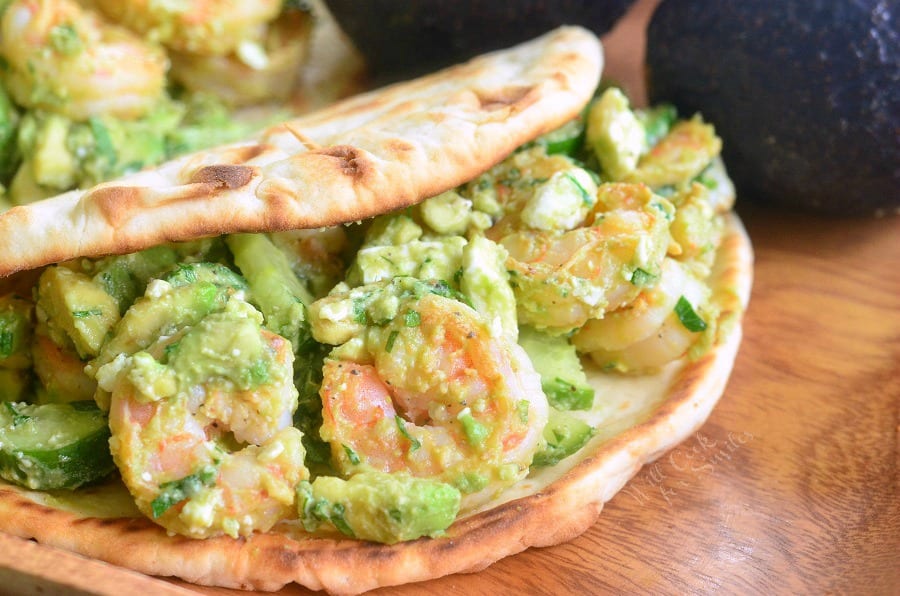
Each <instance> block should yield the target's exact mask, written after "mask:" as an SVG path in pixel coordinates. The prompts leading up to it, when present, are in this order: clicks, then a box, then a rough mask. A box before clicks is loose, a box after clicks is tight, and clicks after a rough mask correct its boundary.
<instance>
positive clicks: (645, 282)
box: [631, 267, 657, 288]
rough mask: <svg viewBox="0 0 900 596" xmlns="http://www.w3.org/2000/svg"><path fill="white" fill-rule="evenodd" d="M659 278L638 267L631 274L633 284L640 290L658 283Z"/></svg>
mask: <svg viewBox="0 0 900 596" xmlns="http://www.w3.org/2000/svg"><path fill="white" fill-rule="evenodd" d="M656 280H657V276H656V275H653V274H652V273H650V272H649V271H645V270H644V269H641V268H640V267H638V268H637V269H635V270H634V272H632V274H631V284H632V285H635V286H637V287H639V288H643V287H645V286H650V285H653V283H654V282H656Z"/></svg>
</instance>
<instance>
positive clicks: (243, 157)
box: [0, 27, 603, 277]
mask: <svg viewBox="0 0 900 596" xmlns="http://www.w3.org/2000/svg"><path fill="white" fill-rule="evenodd" d="M602 62H603V58H602V50H601V46H600V43H599V41H598V40H597V38H596V37H595V36H594V35H593V34H591V33H590V32H588V31H586V30H584V29H581V28H577V27H565V28H560V29H557V30H555V31H552V32H550V33H548V34H546V35H544V36H543V37H540V38H538V39H536V40H534V41H531V42H528V43H525V44H522V45H519V46H517V47H514V48H512V49H509V50H504V51H500V52H495V53H493V54H487V55H485V56H482V57H480V58H477V59H475V60H473V61H471V62H468V63H466V64H463V65H460V66H456V67H453V68H449V69H446V70H443V71H440V72H438V73H436V74H433V75H430V76H427V77H424V78H420V79H416V80H414V81H410V82H407V83H400V84H397V85H393V86H390V87H385V88H383V89H379V90H376V91H373V92H370V93H367V94H364V95H360V96H356V97H354V98H351V99H349V100H346V101H343V102H340V103H337V104H334V105H332V106H330V107H328V108H325V109H323V110H321V111H318V112H315V113H312V114H309V115H306V116H302V117H300V118H297V119H294V120H291V121H288V122H285V123H283V124H281V125H278V126H275V127H272V128H270V129H268V130H265V131H263V132H262V133H261V134H260V135H258V136H257V137H256V138H255V139H253V140H250V141H247V142H244V143H236V144H232V145H228V146H224V147H220V148H217V149H212V150H207V151H201V152H198V153H195V154H192V155H188V156H185V157H181V158H178V159H175V160H173V161H170V162H168V163H165V164H163V165H161V166H158V167H156V168H153V169H148V170H145V171H142V172H138V173H136V174H133V175H131V176H129V177H127V178H124V179H121V180H118V181H115V182H110V183H105V184H100V185H98V186H96V187H94V188H90V189H87V190H78V191H71V192H68V193H65V194H63V195H60V196H58V197H54V198H51V199H46V200H43V201H39V202H36V203H32V204H30V205H27V206H23V207H15V208H13V209H10V210H9V211H7V212H5V213H3V214H0V277H3V276H6V275H9V274H11V273H14V272H16V271H21V270H27V269H33V268H36V267H40V266H42V265H46V264H49V263H55V262H60V261H65V260H68V259H71V258H75V257H82V256H87V257H96V256H101V255H106V254H115V253H126V252H133V251H136V250H140V249H143V248H148V247H150V246H153V245H156V244H159V243H162V242H167V241H179V240H192V239H196V238H199V237H203V236H211V235H218V234H225V233H233V232H264V231H278V230H286V229H295V228H312V227H321V226H328V225H335V224H339V223H345V222H350V221H356V220H360V219H364V218H366V217H371V216H374V215H378V214H381V213H385V212H387V211H390V210H393V209H397V208H401V207H405V206H407V205H410V204H413V203H415V202H418V201H421V200H423V199H425V198H427V197H429V196H433V195H436V194H439V193H441V192H443V191H445V190H448V189H450V188H453V187H455V186H457V185H459V184H462V183H463V182H466V181H468V180H470V179H472V178H474V177H475V176H477V175H478V174H480V173H481V172H483V171H485V170H487V169H488V168H490V167H491V166H493V165H494V164H496V163H497V162H499V161H501V160H502V159H503V158H505V157H506V156H507V155H508V154H509V153H511V152H512V151H513V150H514V149H515V148H516V147H517V146H519V145H521V144H522V143H524V142H526V141H528V140H531V139H532V138H534V137H535V136H537V135H539V134H542V133H544V132H548V131H550V130H552V129H554V128H556V127H558V126H560V125H562V124H563V123H564V122H566V121H567V120H569V119H571V118H573V117H574V116H575V115H577V113H578V111H579V110H580V109H581V108H582V107H583V106H584V105H585V103H587V101H588V100H589V99H590V97H591V95H592V93H593V91H594V89H595V88H596V86H597V84H598V82H599V77H600V71H601V68H602Z"/></svg>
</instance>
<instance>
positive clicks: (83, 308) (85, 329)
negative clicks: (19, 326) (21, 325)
mask: <svg viewBox="0 0 900 596" xmlns="http://www.w3.org/2000/svg"><path fill="white" fill-rule="evenodd" d="M37 305H38V316H39V317H40V318H42V319H43V317H46V321H47V327H48V329H49V331H50V336H51V337H52V338H53V340H54V341H55V342H56V343H57V344H59V345H65V344H66V338H68V340H71V342H72V343H73V344H74V346H75V350H76V351H77V352H78V355H79V356H80V357H81V358H90V357H92V356H96V355H97V354H98V353H99V352H100V348H101V346H102V345H103V343H104V342H105V341H106V338H107V336H108V334H109V333H110V331H111V330H112V328H113V326H114V325H115V324H116V323H117V322H118V321H119V305H118V304H117V303H116V301H115V299H114V298H113V297H112V296H110V295H109V294H107V293H106V292H105V291H104V290H103V288H101V287H100V286H98V285H97V284H95V283H94V282H93V281H91V278H90V277H88V276H87V275H85V274H83V273H79V272H77V271H73V270H71V269H67V268H65V267H62V266H56V267H48V268H47V269H46V270H45V271H44V273H42V274H41V278H40V280H39V281H38V301H37Z"/></svg>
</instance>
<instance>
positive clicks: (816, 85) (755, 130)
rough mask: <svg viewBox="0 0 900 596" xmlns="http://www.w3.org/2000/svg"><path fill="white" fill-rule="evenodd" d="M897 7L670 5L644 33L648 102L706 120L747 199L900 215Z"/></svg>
mask: <svg viewBox="0 0 900 596" xmlns="http://www.w3.org/2000/svg"><path fill="white" fill-rule="evenodd" d="M898 12H900V6H898V5H897V4H896V2H892V1H888V0H853V1H849V0H841V1H834V0H750V1H748V2H708V1H702V0H666V1H664V2H662V4H661V5H660V6H659V8H658V9H657V11H656V13H655V14H654V16H653V18H652V20H651V23H650V25H649V29H648V33H647V35H648V46H647V69H648V71H647V83H648V93H649V97H650V100H651V101H663V100H665V101H670V102H672V103H674V104H675V105H676V106H678V107H679V108H680V110H682V111H684V112H685V113H687V114H691V113H694V112H696V111H699V112H701V113H702V114H703V116H704V117H705V118H706V119H707V120H709V121H711V122H712V123H713V124H715V126H716V130H717V131H718V132H719V134H720V135H721V136H722V139H723V141H724V158H725V162H726V164H727V165H728V169H729V172H730V173H731V175H732V177H733V178H734V181H735V184H736V185H737V188H738V194H739V195H740V196H741V198H752V199H757V200H763V201H767V202H769V203H773V204H778V205H784V206H790V207H795V208H800V209H805V210H811V211H816V212H820V213H832V214H847V215H851V214H857V215H861V214H870V213H890V212H898V211H900V34H898V29H897V13H898Z"/></svg>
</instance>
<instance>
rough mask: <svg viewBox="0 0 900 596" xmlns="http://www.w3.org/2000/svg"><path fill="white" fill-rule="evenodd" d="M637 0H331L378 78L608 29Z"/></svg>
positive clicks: (330, 6)
mask: <svg viewBox="0 0 900 596" xmlns="http://www.w3.org/2000/svg"><path fill="white" fill-rule="evenodd" d="M633 2H634V0H556V1H554V0H406V1H402V0H366V1H365V2H360V1H359V0H326V2H325V3H326V5H327V6H328V9H329V10H330V11H331V13H332V14H333V15H334V17H335V19H336V20H337V22H338V24H339V25H340V26H341V28H342V29H343V30H344V32H345V33H347V35H348V36H349V37H350V38H351V39H352V40H353V42H354V44H355V45H356V47H357V48H358V49H359V50H360V52H362V54H363V55H364V56H365V57H366V60H367V61H368V63H369V66H370V67H371V69H372V71H373V75H374V76H375V78H376V79H377V80H378V81H379V82H390V81H393V80H397V79H399V78H401V77H410V76H415V75H420V74H424V73H427V72H431V71H433V70H436V69H437V68H440V67H443V66H447V65H450V64H454V63H456V62H461V61H463V60H466V59H468V58H471V57H472V56H475V55H477V54H481V53H484V52H487V51H490V50H496V49H500V48H504V47H508V46H511V45H514V44H516V43H518V42H521V41H525V40H528V39H531V38H533V37H537V36H538V35H540V34H542V33H544V32H546V31H549V30H550V29H553V28H555V27H557V26H559V25H582V26H584V27H587V28H589V29H591V30H593V31H594V32H595V33H597V34H598V35H599V34H602V33H605V32H606V31H608V30H609V29H610V28H612V26H613V24H615V22H616V21H617V20H618V19H619V17H621V16H622V15H623V14H624V13H625V11H626V9H627V8H628V7H629V6H630V5H631V4H632V3H633Z"/></svg>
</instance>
